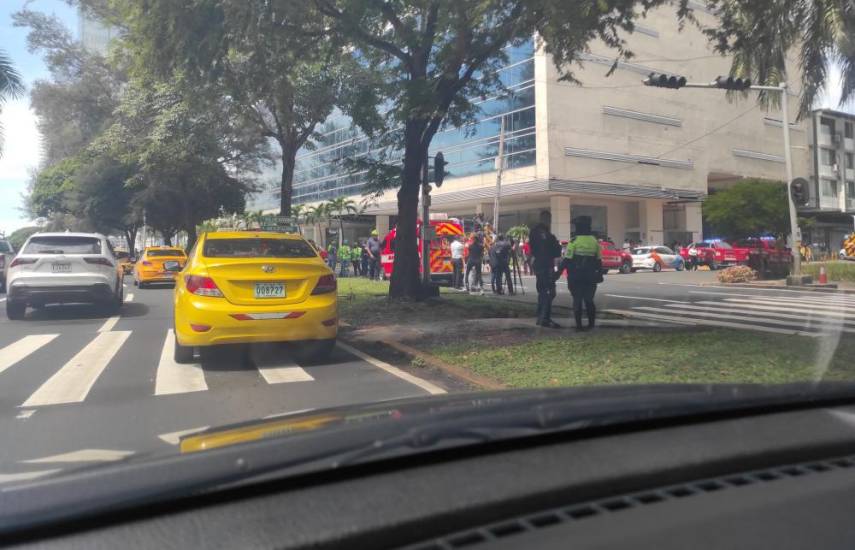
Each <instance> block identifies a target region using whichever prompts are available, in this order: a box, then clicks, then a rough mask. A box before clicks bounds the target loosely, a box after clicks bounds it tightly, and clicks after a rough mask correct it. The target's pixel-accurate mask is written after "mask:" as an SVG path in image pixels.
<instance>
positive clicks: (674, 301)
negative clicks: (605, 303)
mask: <svg viewBox="0 0 855 550" xmlns="http://www.w3.org/2000/svg"><path fill="white" fill-rule="evenodd" d="M606 296H610V297H612V298H628V299H630V300H648V301H650V302H673V303H675V304H689V303H691V302H684V301H680V300H665V299H664V298H647V297H645V296H624V295H623V294H606Z"/></svg>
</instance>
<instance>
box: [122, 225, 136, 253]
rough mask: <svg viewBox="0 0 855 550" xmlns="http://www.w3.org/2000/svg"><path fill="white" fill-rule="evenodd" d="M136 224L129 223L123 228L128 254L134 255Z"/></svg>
mask: <svg viewBox="0 0 855 550" xmlns="http://www.w3.org/2000/svg"><path fill="white" fill-rule="evenodd" d="M137 231H138V230H137V226H135V225H131V226H128V227H126V228H125V242H126V243H127V244H128V255H130V256H133V255H134V247H135V246H136V244H137Z"/></svg>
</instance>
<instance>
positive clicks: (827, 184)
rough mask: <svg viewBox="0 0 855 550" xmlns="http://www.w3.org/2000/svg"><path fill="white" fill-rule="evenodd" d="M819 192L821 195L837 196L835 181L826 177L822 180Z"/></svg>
mask: <svg viewBox="0 0 855 550" xmlns="http://www.w3.org/2000/svg"><path fill="white" fill-rule="evenodd" d="M820 194H822V196H823V197H837V182H836V181H834V180H827V179H824V180H822V185H821V186H820Z"/></svg>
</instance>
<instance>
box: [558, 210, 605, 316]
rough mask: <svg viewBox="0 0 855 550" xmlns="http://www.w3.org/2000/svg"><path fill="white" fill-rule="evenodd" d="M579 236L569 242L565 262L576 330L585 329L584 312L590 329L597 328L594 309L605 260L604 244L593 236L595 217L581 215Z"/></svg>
mask: <svg viewBox="0 0 855 550" xmlns="http://www.w3.org/2000/svg"><path fill="white" fill-rule="evenodd" d="M575 225H576V236H575V237H573V239H571V241H570V242H569V243H567V252H566V253H565V256H564V257H565V261H564V262H563V264H562V265H566V267H567V286H568V287H569V288H570V293H571V294H572V295H573V316H574V317H575V319H576V330H578V331H582V330H585V327H583V326H582V309H583V308H584V309H585V311H586V313H587V314H588V327H587V328H588V329H591V328H594V322H595V319H596V316H597V309H596V307H595V306H594V294H595V293H596V292H597V283H600V282H602V280H603V261H602V258H603V257H602V252H601V251H600V243H599V242H597V238H596V237H594V236H593V235H592V234H591V218H590V217H589V216H579V217H578V218H576V220H575Z"/></svg>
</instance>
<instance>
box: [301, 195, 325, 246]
mask: <svg viewBox="0 0 855 550" xmlns="http://www.w3.org/2000/svg"><path fill="white" fill-rule="evenodd" d="M305 216H306V223H310V224H312V227H313V228H314V230H315V240H316V241H317V242H318V244H319V245H320V244H321V237H320V232H321V231H320V229H321V228H320V225H321V223H323V221H324V220H326V219H327V218H329V205H327V203H325V202H321V203H318V204H316V205H315V206H310V207H308V208H307V209H306V214H305Z"/></svg>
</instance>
